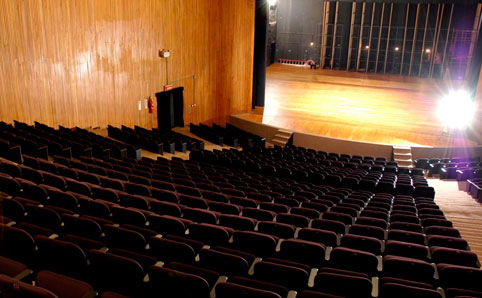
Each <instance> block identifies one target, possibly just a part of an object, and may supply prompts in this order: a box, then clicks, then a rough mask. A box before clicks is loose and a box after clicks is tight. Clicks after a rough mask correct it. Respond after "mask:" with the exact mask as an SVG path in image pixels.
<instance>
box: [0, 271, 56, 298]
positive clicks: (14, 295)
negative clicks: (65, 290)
mask: <svg viewBox="0 0 482 298" xmlns="http://www.w3.org/2000/svg"><path fill="white" fill-rule="evenodd" d="M0 292H1V293H2V295H3V296H2V297H4V298H23V297H36V298H58V296H57V295H55V294H54V293H52V292H51V291H49V290H47V289H44V288H42V287H35V286H32V285H29V284H27V283H24V282H21V281H19V280H17V279H14V278H11V277H8V276H6V275H4V274H0Z"/></svg>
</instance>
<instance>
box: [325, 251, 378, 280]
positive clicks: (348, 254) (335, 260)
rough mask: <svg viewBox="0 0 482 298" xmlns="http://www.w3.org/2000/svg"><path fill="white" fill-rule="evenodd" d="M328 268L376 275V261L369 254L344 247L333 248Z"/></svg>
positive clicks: (373, 256)
mask: <svg viewBox="0 0 482 298" xmlns="http://www.w3.org/2000/svg"><path fill="white" fill-rule="evenodd" d="M330 267H334V268H339V269H343V270H350V271H356V272H361V273H365V274H367V275H368V276H370V277H372V276H376V275H378V259H377V257H376V256H375V255H374V254H372V253H369V252H365V251H362V250H358V249H351V248H346V247H335V248H334V249H333V250H332V252H331V254H330Z"/></svg>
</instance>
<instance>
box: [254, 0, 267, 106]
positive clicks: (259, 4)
mask: <svg viewBox="0 0 482 298" xmlns="http://www.w3.org/2000/svg"><path fill="white" fill-rule="evenodd" d="M267 2H268V1H266V0H256V16H255V21H254V22H255V29H254V69H253V102H252V107H253V108H254V107H255V106H264V92H265V88H266V46H267V43H268V10H269V7H268V3H267Z"/></svg>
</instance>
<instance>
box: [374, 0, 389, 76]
mask: <svg viewBox="0 0 482 298" xmlns="http://www.w3.org/2000/svg"><path fill="white" fill-rule="evenodd" d="M384 15H385V2H383V4H382V14H381V16H380V27H379V28H378V44H377V59H376V61H375V73H377V72H378V59H379V57H380V44H381V39H382V29H383V17H384ZM386 54H387V53H385V55H386Z"/></svg>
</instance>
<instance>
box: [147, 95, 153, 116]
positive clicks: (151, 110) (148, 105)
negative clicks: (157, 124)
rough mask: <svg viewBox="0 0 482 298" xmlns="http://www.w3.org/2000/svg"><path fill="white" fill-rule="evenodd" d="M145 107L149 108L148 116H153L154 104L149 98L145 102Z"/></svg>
mask: <svg viewBox="0 0 482 298" xmlns="http://www.w3.org/2000/svg"><path fill="white" fill-rule="evenodd" d="M147 107H148V108H149V114H154V102H153V101H152V99H151V97H150V96H149V99H148V100H147Z"/></svg>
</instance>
